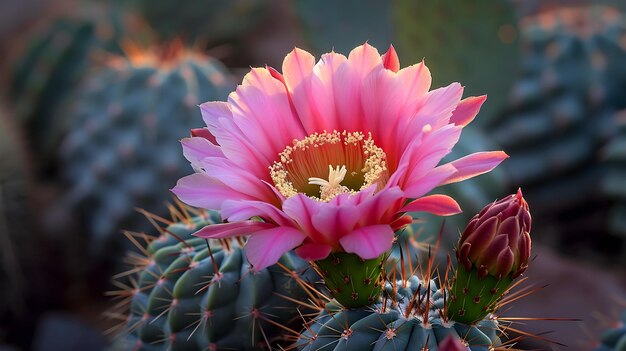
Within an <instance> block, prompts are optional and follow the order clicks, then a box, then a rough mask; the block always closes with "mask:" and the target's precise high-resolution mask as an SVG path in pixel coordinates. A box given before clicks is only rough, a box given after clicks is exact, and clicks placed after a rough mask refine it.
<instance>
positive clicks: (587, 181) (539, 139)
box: [489, 6, 626, 262]
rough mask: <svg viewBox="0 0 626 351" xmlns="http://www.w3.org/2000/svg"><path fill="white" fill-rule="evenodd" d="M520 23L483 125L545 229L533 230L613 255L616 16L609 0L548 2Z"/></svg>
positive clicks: (616, 254) (620, 83) (620, 240)
mask: <svg viewBox="0 0 626 351" xmlns="http://www.w3.org/2000/svg"><path fill="white" fill-rule="evenodd" d="M520 26H521V41H522V49H523V52H524V53H523V56H522V65H521V69H520V78H519V80H518V82H517V83H516V84H515V85H514V86H513V89H512V93H511V103H510V106H509V108H507V109H506V110H504V111H503V112H502V114H501V116H500V117H499V118H497V119H496V120H495V121H494V122H493V123H492V124H491V125H490V126H489V131H490V133H491V135H492V136H493V137H494V139H495V141H496V142H497V143H499V144H500V145H502V146H503V147H504V149H505V151H507V152H508V153H509V155H510V156H511V159H510V160H509V161H508V162H507V163H506V164H505V168H506V169H507V170H508V173H509V174H510V179H511V182H512V184H517V185H520V186H522V187H523V188H524V189H525V192H526V194H527V198H528V199H529V201H531V202H532V203H533V204H535V206H534V209H535V216H536V218H537V219H538V220H537V223H539V225H540V226H541V227H540V228H541V230H542V231H543V232H544V233H545V234H544V235H542V236H541V237H540V238H539V240H546V241H548V240H549V241H551V244H552V245H556V246H557V247H560V248H561V249H562V250H568V251H569V252H573V251H576V252H578V254H579V255H581V256H587V257H590V258H593V259H594V260H608V261H610V262H611V261H612V262H615V261H616V260H620V258H623V257H624V254H625V253H626V251H624V248H626V241H625V239H624V236H623V234H622V235H621V236H620V235H615V234H619V230H616V229H618V224H617V223H618V222H619V220H618V219H616V217H615V215H613V219H609V218H608V217H609V213H610V212H613V213H615V212H619V205H616V207H613V208H612V206H611V204H610V202H611V201H612V200H611V199H616V198H617V199H619V197H620V193H622V192H623V191H622V189H623V188H624V184H626V183H621V184H620V185H617V186H615V184H617V183H615V179H616V178H615V177H616V176H617V174H619V171H617V172H618V173H617V174H616V173H615V171H616V170H615V169H613V170H612V171H610V172H608V173H607V167H608V168H612V167H613V165H614V164H616V163H619V161H618V160H619V156H617V155H618V154H619V153H620V151H619V149H620V147H621V148H622V149H623V145H622V146H618V144H619V141H618V139H619V138H620V137H619V133H618V131H619V125H618V121H619V117H618V116H619V114H618V113H617V112H618V111H619V110H621V109H623V108H624V104H626V93H625V92H626V66H624V65H623V62H624V61H625V60H626V41H624V38H625V37H626V21H625V17H624V15H623V14H621V13H620V12H619V11H618V10H616V9H614V8H610V7H601V6H581V7H574V8H557V9H553V10H550V11H548V12H544V13H539V14H537V15H533V16H531V17H527V18H524V19H522V20H521V22H520ZM612 139H614V140H613V141H611V145H612V146H606V144H607V142H608V141H609V140H612ZM603 149H604V150H605V151H606V152H607V154H606V155H605V158H604V159H603V157H602V155H601V152H602V150H603ZM622 152H623V151H622ZM601 179H605V180H604V181H599V180H601ZM618 183H619V181H618ZM601 184H604V187H603V189H602V186H601ZM611 184H613V185H614V186H611ZM602 190H604V191H602ZM621 262H624V261H623V260H621Z"/></svg>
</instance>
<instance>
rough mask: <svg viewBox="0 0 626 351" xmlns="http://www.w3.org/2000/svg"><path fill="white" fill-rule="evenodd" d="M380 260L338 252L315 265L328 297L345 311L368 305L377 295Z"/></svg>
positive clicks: (375, 299) (380, 268)
mask: <svg viewBox="0 0 626 351" xmlns="http://www.w3.org/2000/svg"><path fill="white" fill-rule="evenodd" d="M383 259H384V256H381V257H378V258H375V259H372V260H363V259H361V258H360V257H359V256H357V255H355V254H349V253H339V252H338V253H332V254H330V255H329V256H328V257H327V258H325V259H323V260H320V261H316V262H315V264H316V265H317V269H318V270H319V273H320V274H321V275H322V277H323V278H324V283H325V284H326V287H327V288H328V289H329V290H330V292H331V294H332V296H333V297H334V298H335V299H336V300H337V301H338V302H339V303H340V304H342V305H343V306H344V307H346V308H359V307H364V306H368V305H371V304H372V303H374V302H376V301H377V300H378V297H379V296H380V292H381V273H382V267H383Z"/></svg>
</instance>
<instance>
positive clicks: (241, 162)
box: [173, 44, 508, 270]
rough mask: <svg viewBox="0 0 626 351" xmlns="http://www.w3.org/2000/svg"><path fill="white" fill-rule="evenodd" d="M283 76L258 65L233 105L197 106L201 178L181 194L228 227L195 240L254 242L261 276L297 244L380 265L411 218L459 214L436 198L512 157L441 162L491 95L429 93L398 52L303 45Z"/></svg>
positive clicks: (250, 246)
mask: <svg viewBox="0 0 626 351" xmlns="http://www.w3.org/2000/svg"><path fill="white" fill-rule="evenodd" d="M282 71H283V73H282V74H281V73H279V72H278V71H277V70H275V69H273V68H269V67H268V68H253V69H252V70H251V71H250V72H249V73H248V74H247V75H246V76H245V77H244V79H243V83H242V84H241V85H239V86H238V87H237V90H236V91H235V92H233V93H231V94H230V96H229V98H228V101H227V102H207V103H204V104H202V105H201V106H200V108H201V111H202V117H203V119H204V122H205V123H206V125H207V129H206V130H194V132H193V133H192V135H193V136H192V137H191V138H187V139H183V140H182V144H183V152H184V155H185V157H186V158H187V159H188V160H189V161H190V162H191V164H192V166H193V167H194V169H195V170H196V173H194V174H192V175H189V176H187V177H184V178H182V179H180V180H179V181H178V184H177V185H176V187H175V188H174V189H173V192H174V193H175V194H176V195H177V196H178V197H179V198H180V199H181V200H182V201H184V202H185V203H187V204H189V205H192V206H196V207H201V208H207V209H217V210H221V213H222V216H223V218H224V219H225V220H227V221H228V223H224V224H219V225H211V226H208V227H206V228H204V229H202V230H200V231H199V232H197V233H196V235H197V236H200V237H205V238H223V237H228V236H235V235H237V236H241V235H249V239H248V241H247V243H246V246H247V256H248V260H249V261H250V263H251V264H252V265H253V267H254V269H255V270H259V269H262V268H264V267H267V266H269V265H271V264H273V263H275V262H276V261H277V260H278V259H279V258H280V256H281V255H282V254H284V253H285V252H287V251H289V250H292V249H296V252H297V253H298V254H299V255H300V256H302V257H303V258H305V259H309V260H320V259H323V258H326V257H327V256H328V255H329V253H331V252H348V253H355V254H357V255H358V256H360V257H361V258H363V259H372V258H376V257H378V256H380V255H381V254H382V253H384V252H385V251H387V250H389V249H390V247H391V245H392V242H393V239H394V231H395V230H397V229H399V228H401V227H403V226H405V225H407V224H408V223H410V222H411V219H410V217H408V216H407V215H406V213H407V212H413V211H423V212H430V213H434V214H436V215H443V216H445V215H452V214H456V213H458V212H460V208H459V205H458V204H457V203H456V201H454V199H452V198H450V197H448V196H445V195H438V194H435V195H426V194H427V193H429V192H431V190H433V189H434V188H435V187H437V186H440V185H444V184H448V183H454V182H459V181H462V180H464V179H467V178H471V177H474V176H477V175H479V174H482V173H485V172H488V171H490V170H492V169H493V168H494V167H496V166H497V165H498V164H499V163H500V162H501V161H502V160H504V159H505V158H507V157H508V156H507V155H506V154H505V153H504V152H501V151H494V152H478V153H475V154H471V155H468V156H466V157H463V158H460V159H458V160H456V161H453V162H450V163H446V164H441V165H440V164H439V163H440V162H441V159H442V158H443V157H444V156H445V155H447V154H448V153H449V152H450V150H451V149H452V147H453V146H454V145H455V144H456V142H457V141H458V140H459V136H460V135H461V130H462V129H463V127H464V126H465V125H467V124H468V123H470V122H471V121H472V120H473V119H474V117H475V116H476V114H477V113H478V111H479V109H480V107H481V105H482V104H483V102H484V101H485V99H486V96H479V97H468V98H466V99H463V100H461V96H462V94H463V87H462V86H461V85H460V84H459V83H453V84H451V85H449V86H447V87H444V88H439V89H435V90H430V85H431V76H430V72H429V70H428V68H427V67H426V65H424V63H423V62H421V63H418V64H415V65H412V66H409V67H406V68H403V69H400V63H399V61H398V56H397V55H396V52H395V50H394V49H393V47H390V48H389V50H388V51H387V53H385V54H384V55H382V56H381V55H380V54H379V53H378V51H377V50H376V49H375V48H374V47H372V46H370V45H368V44H364V45H362V46H359V47H357V48H355V49H354V50H352V52H351V53H350V55H348V57H345V56H344V55H341V54H337V53H334V52H333V53H328V54H324V55H322V58H321V59H320V60H319V61H317V62H316V61H315V58H314V57H313V56H312V55H311V54H309V53H308V52H306V51H304V50H300V49H294V50H293V51H292V52H290V53H289V54H288V55H287V57H286V58H285V60H284V62H283V67H282Z"/></svg>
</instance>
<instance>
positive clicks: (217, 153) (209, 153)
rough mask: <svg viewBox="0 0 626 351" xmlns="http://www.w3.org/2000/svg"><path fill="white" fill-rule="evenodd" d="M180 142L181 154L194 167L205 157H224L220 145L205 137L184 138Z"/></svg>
mask: <svg viewBox="0 0 626 351" xmlns="http://www.w3.org/2000/svg"><path fill="white" fill-rule="evenodd" d="M180 142H181V144H182V145H183V155H184V156H185V158H186V159H187V160H188V161H189V162H191V164H192V165H193V166H194V167H195V166H198V165H199V164H200V161H201V160H203V159H205V158H207V157H224V153H223V152H222V150H221V149H220V147H219V146H217V145H215V144H213V143H211V142H210V141H209V140H208V139H206V138H201V137H194V138H184V139H182V140H181V141H180Z"/></svg>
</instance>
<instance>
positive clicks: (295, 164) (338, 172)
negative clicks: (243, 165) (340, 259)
mask: <svg viewBox="0 0 626 351" xmlns="http://www.w3.org/2000/svg"><path fill="white" fill-rule="evenodd" d="M270 175H271V177H272V180H273V182H274V185H275V186H276V188H277V189H278V191H280V192H281V193H282V194H283V195H285V196H286V197H291V196H294V195H296V194H298V193H303V194H306V195H307V196H310V197H312V198H315V199H318V200H321V201H325V202H327V201H330V200H331V199H333V198H334V197H335V196H337V195H339V194H345V193H356V192H357V191H359V190H363V189H365V188H367V187H369V186H370V185H373V184H378V186H379V188H381V187H382V186H383V185H384V184H385V183H386V182H387V180H388V179H389V175H388V171H387V163H386V155H385V152H384V151H383V150H382V149H381V148H380V147H378V146H376V145H375V144H374V141H373V140H372V136H371V134H369V133H368V135H367V137H366V136H365V135H364V134H363V133H361V132H347V131H343V132H338V131H333V132H332V133H330V132H326V131H324V132H323V133H315V134H311V135H309V136H307V137H306V138H304V139H302V140H294V141H293V146H287V147H286V148H285V149H284V150H283V151H282V152H281V153H280V154H279V155H278V160H277V161H276V162H274V164H273V165H272V166H270Z"/></svg>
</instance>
